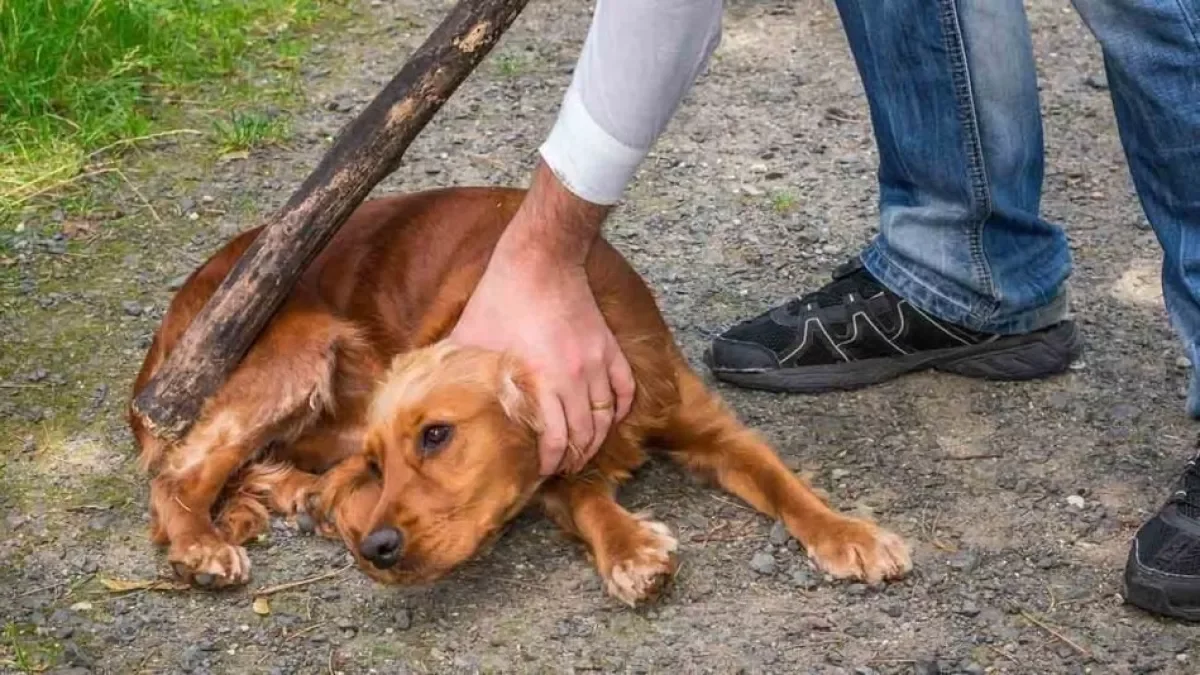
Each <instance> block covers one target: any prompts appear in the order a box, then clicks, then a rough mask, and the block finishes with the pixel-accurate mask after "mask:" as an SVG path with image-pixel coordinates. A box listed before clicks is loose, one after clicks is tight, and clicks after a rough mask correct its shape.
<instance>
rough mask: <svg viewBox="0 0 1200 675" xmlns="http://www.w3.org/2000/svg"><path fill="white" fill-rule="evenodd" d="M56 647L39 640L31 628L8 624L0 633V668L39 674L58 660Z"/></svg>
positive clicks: (48, 641) (48, 642)
mask: <svg viewBox="0 0 1200 675" xmlns="http://www.w3.org/2000/svg"><path fill="white" fill-rule="evenodd" d="M59 651H60V650H59V648H58V645H56V644H54V643H53V642H52V641H50V640H47V639H39V638H38V637H37V635H36V631H35V629H34V627H33V626H29V625H20V624H16V623H9V624H6V625H5V626H4V630H3V631H2V632H0V666H8V667H11V668H13V669H15V670H16V671H17V672H19V673H40V672H42V671H45V670H47V669H49V668H50V667H51V666H52V665H54V663H55V662H56V661H57V660H58V655H59Z"/></svg>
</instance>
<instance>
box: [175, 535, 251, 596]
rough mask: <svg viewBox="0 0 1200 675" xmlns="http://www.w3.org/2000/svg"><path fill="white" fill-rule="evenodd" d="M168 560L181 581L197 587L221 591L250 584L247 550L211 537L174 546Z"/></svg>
mask: <svg viewBox="0 0 1200 675" xmlns="http://www.w3.org/2000/svg"><path fill="white" fill-rule="evenodd" d="M167 561H168V562H170V563H171V567H172V569H174V570H175V574H176V575H177V576H178V577H179V578H180V579H182V580H184V581H186V582H188V583H191V584H194V585H196V586H203V587H205V588H224V587H226V586H240V585H242V584H245V583H246V582H248V581H250V557H249V556H248V555H246V549H244V548H242V547H241V546H235V545H233V544H229V543H226V542H224V541H222V540H221V539H220V537H217V536H214V535H209V536H205V537H200V538H198V539H196V540H194V541H192V542H189V543H183V544H173V545H172V546H171V550H170V551H169V552H168V554H167Z"/></svg>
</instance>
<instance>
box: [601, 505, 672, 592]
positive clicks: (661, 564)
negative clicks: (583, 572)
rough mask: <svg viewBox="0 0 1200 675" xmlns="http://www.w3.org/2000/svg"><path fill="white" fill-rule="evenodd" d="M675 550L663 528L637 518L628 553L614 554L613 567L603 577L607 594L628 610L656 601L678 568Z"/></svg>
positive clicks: (664, 527)
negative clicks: (642, 603) (623, 604)
mask: <svg viewBox="0 0 1200 675" xmlns="http://www.w3.org/2000/svg"><path fill="white" fill-rule="evenodd" d="M678 547H679V544H678V542H677V541H676V540H675V537H673V536H671V531H670V529H668V528H667V526H666V525H664V524H662V523H659V522H655V521H651V520H645V519H639V520H638V528H637V532H636V534H635V535H634V536H633V538H632V540H631V541H630V543H629V547H628V549H627V551H624V552H622V553H621V554H616V552H614V554H615V555H613V557H612V558H611V560H612V564H611V566H610V567H609V570H608V572H607V573H606V574H604V584H605V587H606V589H607V590H608V593H609V595H612V596H613V597H615V598H617V599H618V600H620V601H621V602H624V603H625V604H627V605H629V606H630V607H634V606H636V605H637V604H638V603H639V602H643V601H648V600H653V599H655V598H657V597H658V595H659V594H660V593H661V592H662V590H663V589H664V588H665V587H666V585H667V583H668V582H669V581H670V580H671V578H672V577H673V576H674V575H675V570H676V569H677V568H678V564H677V561H676V557H675V550H676V549H677V548H678Z"/></svg>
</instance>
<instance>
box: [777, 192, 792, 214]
mask: <svg viewBox="0 0 1200 675" xmlns="http://www.w3.org/2000/svg"><path fill="white" fill-rule="evenodd" d="M796 204H797V200H796V196H795V195H793V194H791V193H789V192H777V193H775V194H774V195H772V196H771V207H772V208H774V209H775V211H776V212H778V213H788V212H790V211H791V210H792V209H794V208H796Z"/></svg>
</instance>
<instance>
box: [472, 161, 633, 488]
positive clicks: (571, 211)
mask: <svg viewBox="0 0 1200 675" xmlns="http://www.w3.org/2000/svg"><path fill="white" fill-rule="evenodd" d="M577 202H581V204H580V203H577ZM588 207H591V208H590V209H588ZM603 217H604V213H603V211H602V210H601V207H597V206H595V205H590V204H588V203H587V202H582V200H579V199H578V198H577V197H574V196H573V195H571V194H570V193H569V192H567V191H566V190H565V188H563V187H562V186H561V185H560V184H558V182H557V179H555V178H554V176H553V174H552V173H551V172H550V171H549V170H547V169H545V167H539V169H538V171H537V172H536V173H535V178H534V184H533V186H532V187H531V189H530V192H529V194H528V195H527V196H526V199H525V202H524V203H523V204H522V206H521V208H520V209H519V210H518V211H517V214H516V215H515V216H514V217H513V219H512V222H511V223H510V224H509V226H508V229H507V230H506V232H505V234H504V235H503V236H502V237H501V240H500V242H499V243H498V244H497V247H496V250H495V251H494V253H493V255H492V258H491V261H490V262H489V264H488V267H487V269H486V270H485V272H484V274H483V277H482V278H481V279H480V282H479V285H478V286H477V287H476V289H475V292H474V294H473V295H472V296H471V298H470V299H469V300H468V302H467V304H466V307H465V308H464V310H463V313H462V316H461V317H460V318H459V320H458V323H457V325H456V326H455V327H454V329H453V330H452V331H451V333H450V336H449V339H451V340H454V341H457V342H459V343H462V344H472V345H477V346H480V347H484V348H488V349H496V350H506V351H508V352H509V353H511V354H513V355H514V356H516V357H518V358H520V359H521V360H522V361H523V362H524V363H525V364H526V366H527V367H528V368H529V371H530V374H531V375H532V377H533V380H534V385H535V390H536V392H537V404H538V408H539V412H540V417H541V423H542V430H541V436H540V438H539V442H538V452H539V456H540V462H539V463H540V470H541V474H542V475H543V476H548V475H552V474H554V473H556V472H558V471H567V472H570V473H574V472H577V471H579V470H580V469H582V468H583V467H584V465H586V464H587V462H588V461H589V460H590V459H591V458H592V457H593V456H595V454H596V452H597V451H598V450H599V449H600V445H601V444H602V443H603V442H604V439H605V438H606V437H607V435H608V431H609V429H610V428H611V427H612V425H613V424H615V423H617V422H619V421H621V420H622V419H624V418H625V416H626V415H627V414H628V413H629V409H630V406H631V405H632V402H633V394H634V381H633V373H632V371H631V370H630V367H629V362H628V361H627V360H626V358H625V355H624V354H623V353H622V352H621V348H620V346H619V345H618V344H617V341H616V338H615V337H614V336H613V334H612V331H611V330H610V329H609V327H608V324H607V323H606V322H605V320H604V316H603V315H602V314H601V313H600V309H599V307H597V305H596V300H595V298H594V297H593V295H592V291H591V287H590V286H589V284H588V278H587V274H586V271H585V269H584V261H585V260H586V256H587V249H588V248H590V245H591V241H593V240H594V239H595V236H596V235H595V234H594V233H593V234H590V235H589V234H588V232H587V230H588V226H590V225H592V224H593V223H594V228H595V229H594V230H593V232H595V231H598V229H599V225H600V222H601V221H602V220H603ZM581 221H583V225H582V226H581ZM585 238H586V240H585V241H582V242H581V241H580V240H583V239H585ZM568 450H571V452H569V453H568Z"/></svg>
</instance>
